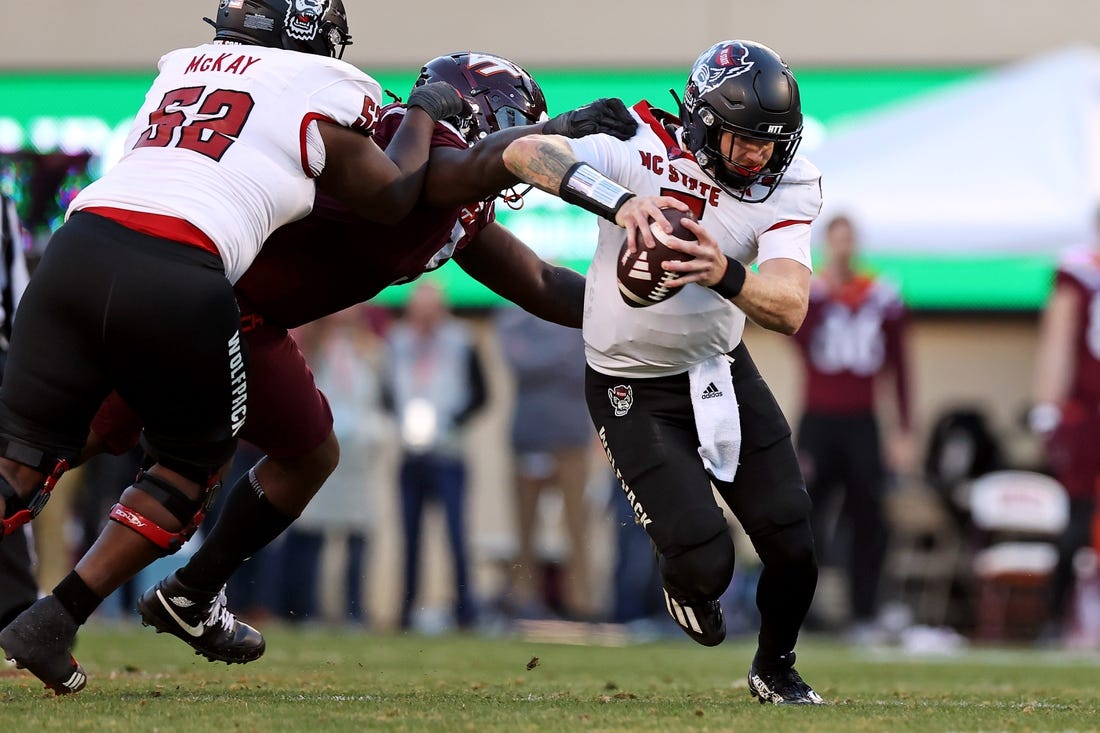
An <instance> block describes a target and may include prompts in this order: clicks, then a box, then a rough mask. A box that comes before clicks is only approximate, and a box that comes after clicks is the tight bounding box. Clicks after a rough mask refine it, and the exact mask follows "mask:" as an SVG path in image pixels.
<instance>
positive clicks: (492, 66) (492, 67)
mask: <svg viewBox="0 0 1100 733" xmlns="http://www.w3.org/2000/svg"><path fill="white" fill-rule="evenodd" d="M466 65H467V66H468V67H470V71H476V72H477V73H478V74H480V75H482V76H492V75H493V74H511V75H512V76H514V77H515V78H517V79H520V78H522V74H523V72H521V71H520V70H519V68H518V67H517V66H516V65H515V64H513V63H512V62H511V61H509V60H508V59H503V58H501V57H500V56H489V55H487V54H483V53H471V54H470V60H469V62H468V63H467V64H466Z"/></svg>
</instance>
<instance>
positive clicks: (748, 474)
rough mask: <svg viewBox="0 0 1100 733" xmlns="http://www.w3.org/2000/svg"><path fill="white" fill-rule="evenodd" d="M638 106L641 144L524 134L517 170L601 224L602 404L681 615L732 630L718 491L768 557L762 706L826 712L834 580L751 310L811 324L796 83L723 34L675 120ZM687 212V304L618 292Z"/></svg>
mask: <svg viewBox="0 0 1100 733" xmlns="http://www.w3.org/2000/svg"><path fill="white" fill-rule="evenodd" d="M633 109H634V113H635V115H636V116H637V118H638V121H639V123H640V124H639V129H638V133H637V134H636V135H635V136H634V137H633V138H632V139H630V140H628V141H626V142H622V141H619V140H615V139H612V138H610V137H608V136H605V135H595V136H592V137H588V138H584V139H579V140H566V139H565V138H560V137H554V136H538V135H536V136H531V137H525V138H521V139H519V140H516V141H515V142H513V143H512V144H511V145H509V147H508V148H507V149H506V151H505V154H504V161H505V165H507V166H508V168H509V169H510V170H511V171H512V172H513V173H515V174H516V175H517V176H518V177H519V178H521V179H523V180H526V181H527V182H528V183H531V184H533V185H535V186H538V187H539V188H541V189H543V190H545V191H548V192H550V193H555V194H558V195H560V196H561V197H562V198H563V199H564V200H566V201H569V202H571V203H575V204H577V205H579V206H582V207H584V208H586V209H588V210H589V211H592V212H594V213H597V214H600V215H602V216H603V217H604V220H601V221H600V233H599V242H598V245H597V248H596V253H595V256H594V259H593V262H592V265H591V267H590V269H589V271H588V275H587V285H586V292H585V313H584V338H585V345H586V356H587V361H588V368H587V399H588V405H589V410H590V412H591V415H592V419H593V422H594V423H595V426H596V429H597V431H598V433H599V435H600V438H601V440H602V441H603V443H604V448H605V449H606V452H607V456H608V458H609V459H610V461H611V463H612V466H613V468H614V469H615V472H616V475H617V477H618V478H619V479H620V480H621V482H622V488H623V490H624V491H625V492H626V494H627V497H628V498H629V499H630V502H631V504H632V506H633V507H634V513H635V517H636V519H637V521H638V523H639V524H641V525H642V526H643V527H644V528H645V529H646V531H647V532H648V533H649V536H650V538H651V539H652V541H653V544H654V547H655V548H656V550H657V554H658V562H659V565H660V571H661V576H662V579H663V583H664V592H665V598H666V601H667V606H668V611H669V613H670V614H671V615H672V617H673V618H674V619H675V620H676V622H677V623H678V624H679V625H680V627H681V628H682V629H683V630H684V631H685V632H687V634H688V635H689V636H691V637H692V638H693V639H695V640H696V641H697V642H699V643H701V644H704V645H707V646H713V645H716V644H718V643H720V642H721V641H722V640H723V639H724V638H725V622H724V620H723V618H722V609H721V606H720V605H719V603H718V599H719V597H720V596H721V595H722V593H723V592H724V591H725V589H726V587H727V586H728V584H729V582H730V580H731V578H732V575H733V569H734V547H733V542H732V540H731V538H730V533H729V528H728V527H727V525H726V522H725V520H724V518H723V514H722V511H721V510H720V508H719V507H718V505H717V504H716V502H715V501H714V498H713V494H712V492H711V483H712V482H713V484H714V486H715V487H716V488H717V489H718V492H719V493H720V494H721V496H722V498H723V500H724V501H725V502H726V504H727V505H728V506H729V507H730V509H731V510H732V511H733V513H734V514H735V516H736V517H737V519H738V521H740V522H741V524H742V526H743V527H744V528H745V531H746V532H747V533H748V535H749V537H750V538H751V539H752V542H753V545H754V546H755V548H756V550H757V552H758V553H759V555H760V558H761V560H762V562H763V573H762V575H761V577H760V583H759V586H758V590H757V605H758V606H759V608H760V613H761V627H760V634H759V644H758V648H757V652H756V655H755V657H754V659H753V661H752V664H751V666H750V669H749V689H750V691H751V693H752V694H753V696H755V697H758V698H759V699H760V701H761V702H772V703H778V704H816V703H821V702H822V698H821V697H820V696H819V695H818V694H817V693H816V692H814V690H813V689H812V688H811V687H810V686H809V685H807V684H806V683H805V682H804V681H803V680H802V678H801V677H800V676H799V674H798V672H797V671H795V669H794V666H793V665H794V657H795V655H794V651H793V650H794V646H795V642H796V640H797V637H798V631H799V628H800V627H801V624H802V621H803V619H804V617H805V614H806V612H807V610H808V609H809V606H810V602H811V600H812V598H813V594H814V589H815V587H816V583H817V561H816V559H815V554H814V543H813V535H812V532H811V530H810V524H809V521H808V515H809V509H810V501H809V497H808V495H807V493H806V488H805V484H804V482H803V479H802V475H801V472H800V471H799V466H798V461H797V458H796V455H795V451H794V447H793V445H792V443H791V431H790V427H789V426H788V424H787V421H786V419H785V418H784V416H783V414H782V413H781V412H780V410H779V407H778V405H777V404H776V402H775V399H774V397H773V396H772V394H771V392H770V391H769V389H768V387H767V385H766V384H765V383H764V380H763V379H762V378H761V376H760V373H759V372H758V371H757V369H756V367H755V365H754V364H753V362H752V359H751V357H750V356H749V353H748V351H747V349H746V348H745V345H744V344H743V343H742V342H741V335H742V331H743V329H744V325H745V318H746V316H748V317H749V318H752V319H753V320H754V321H755V322H756V323H758V324H759V325H761V326H763V327H765V328H768V329H771V330H774V331H778V332H781V333H787V334H790V333H793V332H795V331H796V330H797V329H798V327H799V325H800V324H801V323H802V319H803V318H804V317H805V314H806V308H807V302H808V295H809V284H810V273H811V269H810V224H811V222H812V221H813V220H814V218H815V217H816V216H817V214H818V212H819V210H820V207H821V187H820V174H819V173H818V171H817V169H816V168H815V167H814V166H813V165H812V164H811V163H810V162H809V161H807V160H805V159H804V158H802V157H797V156H796V155H795V152H796V149H797V147H798V144H799V141H800V139H801V134H802V111H801V103H800V100H799V95H798V84H797V82H796V81H795V78H794V76H793V75H792V74H791V71H790V69H789V68H788V67H787V65H786V64H785V63H784V62H783V61H782V59H780V57H779V56H778V55H777V54H776V53H775V52H774V51H772V50H771V49H769V48H767V47H765V46H762V45H760V44H757V43H753V42H751V41H724V42H722V43H718V44H715V45H714V46H712V47H711V48H709V49H707V50H706V51H704V52H703V54H702V55H701V56H699V58H698V60H697V61H696V62H695V65H694V66H693V68H692V70H691V75H690V77H689V79H688V82H687V86H686V89H685V91H684V99H683V102H682V103H680V114H679V115H678V116H674V115H671V114H669V113H667V112H663V111H661V110H658V109H655V108H653V107H651V106H650V105H649V104H648V103H646V102H640V103H638V104H637V105H635V107H634V108H633ZM670 207H671V208H678V209H681V210H690V212H691V213H692V214H694V216H695V218H696V219H697V220H698V221H690V220H685V222H686V223H685V226H686V227H687V228H688V229H689V230H690V231H691V232H692V233H694V234H695V235H696V236H697V237H698V241H697V242H687V241H683V240H678V239H675V238H668V246H669V247H670V248H672V249H676V250H680V251H681V252H684V253H687V254H689V255H692V256H693V258H692V259H689V260H687V261H684V262H675V261H668V262H667V263H666V265H665V268H666V269H667V270H669V271H670V272H672V273H674V274H675V275H676V277H675V278H673V279H672V280H671V281H669V282H668V283H667V287H669V288H670V289H673V290H674V291H675V294H674V295H673V296H670V297H668V298H666V299H665V300H662V301H660V302H658V303H657V304H655V305H651V306H648V307H633V306H632V305H631V304H628V302H627V299H626V298H625V297H620V292H619V286H618V282H617V270H616V265H617V261H618V259H619V256H620V249H621V247H622V246H623V245H624V242H625V243H626V244H627V246H628V247H629V248H630V249H631V250H632V251H633V250H634V249H635V248H637V247H643V246H644V247H652V246H653V238H654V233H653V232H652V231H651V230H650V220H653V221H654V222H659V223H654V225H653V226H655V227H659V228H660V229H662V230H664V232H666V233H667V232H669V231H670V228H669V225H668V224H667V222H665V220H664V218H663V216H661V214H660V213H659V212H658V209H659V208H670ZM660 238H661V239H664V238H665V237H660ZM754 262H755V263H756V265H757V269H756V271H755V272H754V271H751V270H749V269H748V266H749V265H751V264H753V263H754ZM679 286H682V287H679Z"/></svg>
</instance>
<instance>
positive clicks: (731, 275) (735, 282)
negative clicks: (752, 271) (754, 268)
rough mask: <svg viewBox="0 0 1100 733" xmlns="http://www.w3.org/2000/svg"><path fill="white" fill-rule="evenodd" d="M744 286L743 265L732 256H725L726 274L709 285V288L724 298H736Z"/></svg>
mask: <svg viewBox="0 0 1100 733" xmlns="http://www.w3.org/2000/svg"><path fill="white" fill-rule="evenodd" d="M743 287H745V266H744V265H742V264H741V263H740V262H738V261H737V260H735V259H733V258H732V257H729V256H727V257H726V274H725V275H723V276H722V279H721V280H719V281H718V282H716V283H714V284H713V285H711V286H710V289H711V290H713V291H714V292H716V293H718V294H719V295H721V296H722V297H723V298H725V299H726V300H729V299H730V298H736V297H737V296H738V295H740V294H741V288H743Z"/></svg>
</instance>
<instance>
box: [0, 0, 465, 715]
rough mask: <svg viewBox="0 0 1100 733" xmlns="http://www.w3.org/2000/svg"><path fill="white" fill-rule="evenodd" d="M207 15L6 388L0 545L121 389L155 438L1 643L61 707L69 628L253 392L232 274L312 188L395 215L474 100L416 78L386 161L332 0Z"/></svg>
mask: <svg viewBox="0 0 1100 733" xmlns="http://www.w3.org/2000/svg"><path fill="white" fill-rule="evenodd" d="M209 22H210V23H211V24H212V25H214V27H215V29H216V33H215V36H214V42H213V43H209V44H205V45H201V46H198V47H196V48H190V49H181V50H178V51H173V52H170V53H168V54H166V55H165V56H163V57H162V58H161V60H160V63H159V74H158V76H157V78H156V79H155V80H154V81H153V84H152V86H151V88H150V90H149V92H148V93H147V95H146V98H145V103H144V105H143V106H142V108H141V110H140V111H139V112H138V115H137V118H136V121H135V124H134V127H133V128H132V129H131V132H130V135H129V137H128V139H127V152H126V153H125V154H124V155H123V157H122V159H121V160H120V161H119V163H118V164H117V165H116V166H115V167H114V168H112V169H111V170H110V171H109V172H108V173H107V174H106V175H105V176H104V177H103V178H101V179H100V180H98V181H96V182H95V183H93V184H92V185H90V186H88V187H87V188H86V189H84V191H82V192H81V193H80V194H79V195H78V196H77V197H76V199H75V200H74V201H73V203H72V205H71V206H70V208H69V211H68V219H67V221H66V223H65V224H64V225H63V226H62V227H61V228H60V229H59V230H58V231H57V232H56V233H55V234H54V236H53V237H52V239H51V240H50V244H49V246H48V247H47V249H46V253H45V255H44V257H43V259H42V262H41V264H40V265H39V267H38V269H37V270H36V273H35V276H34V278H32V280H31V283H30V285H29V287H28V288H27V291H26V293H25V295H24V298H23V300H22V302H21V304H20V310H19V319H18V320H17V322H16V324H15V329H14V332H13V335H12V342H11V350H10V355H9V360H8V363H7V373H6V374H5V378H4V382H3V387H2V388H0V519H2V521H3V523H2V525H0V526H2V531H0V536H3V535H6V534H10V533H11V532H14V531H17V530H18V528H19V527H20V526H21V525H23V524H25V523H26V522H27V521H29V520H30V519H31V518H32V517H33V516H34V515H35V514H37V513H38V511H39V510H40V509H41V508H42V505H43V504H44V503H45V501H46V499H47V498H48V496H49V492H50V490H51V489H52V488H53V486H54V485H55V484H56V482H57V479H58V477H59V476H60V475H61V474H62V473H63V472H64V471H65V470H66V469H67V468H68V467H69V466H70V465H72V464H74V463H75V462H76V461H77V460H78V458H79V454H80V449H81V447H82V446H83V445H84V442H85V439H86V438H87V435H88V428H89V423H90V422H91V419H92V417H93V415H94V414H95V413H96V410H97V409H98V407H99V405H100V403H102V401H103V399H104V398H105V397H106V396H107V394H108V393H109V392H110V391H111V390H112V389H113V390H116V391H117V392H118V393H119V394H120V395H121V396H122V397H123V398H124V399H125V400H126V401H127V403H129V405H130V406H131V407H133V408H134V410H135V411H136V412H137V413H138V414H140V415H141V417H142V420H143V422H144V425H145V432H144V435H143V444H144V447H145V449H146V452H147V453H148V456H149V461H148V462H149V464H150V467H149V468H148V469H147V470H145V471H143V472H142V473H140V474H139V475H138V477H137V478H136V480H135V481H134V484H133V485H132V486H130V487H129V488H127V489H126V490H125V491H124V492H123V494H122V497H121V498H120V500H119V503H118V504H116V505H115V507H114V508H113V509H112V511H111V514H110V518H111V519H112V520H114V521H113V522H111V523H109V524H108V527H107V528H106V530H105V531H104V533H103V534H102V535H101V536H100V538H99V540H98V541H97V543H96V545H95V547H94V548H93V551H92V552H90V553H89V554H88V555H87V556H85V558H83V559H82V560H81V561H80V562H79V563H78V564H77V566H76V568H75V570H74V571H73V572H72V573H70V574H69V575H68V576H67V577H66V578H64V579H63V580H62V581H61V583H59V584H58V586H57V587H56V588H54V590H53V593H52V594H50V595H48V596H46V597H45V598H43V599H41V600H39V601H38V602H36V603H35V604H34V605H33V606H31V607H30V608H29V609H27V610H26V611H25V612H24V613H22V614H20V616H18V617H17V618H16V619H15V620H14V621H13V622H12V623H11V624H10V625H8V626H7V627H6V628H5V629H4V630H3V631H2V632H0V646H2V647H3V650H4V654H5V656H6V657H7V658H9V659H13V660H14V661H15V663H16V664H17V665H18V666H20V667H24V668H26V669H28V670H29V671H30V672H32V673H33V674H34V675H35V676H36V677H38V678H39V679H40V680H42V682H44V683H45V684H46V686H47V687H49V688H51V689H53V690H54V691H55V692H56V693H57V694H65V693H71V692H77V691H79V690H80V689H82V688H83V687H84V684H85V682H86V676H85V674H84V671H83V668H81V666H80V665H79V664H78V663H77V662H76V660H75V659H74V658H73V657H72V654H71V649H72V645H73V641H74V639H75V635H76V630H77V628H78V627H79V626H80V625H81V624H83V623H84V622H85V621H86V620H87V618H88V616H89V615H90V614H91V613H92V611H93V610H94V609H95V608H96V607H97V606H98V605H99V603H100V602H101V600H102V599H103V598H105V597H106V596H107V595H108V594H109V593H110V592H112V591H113V590H114V589H115V588H117V587H118V586H119V585H121V584H122V583H123V582H124V581H126V580H127V579H129V578H130V577H132V576H133V575H134V574H135V573H137V572H138V571H139V570H140V569H141V568H143V567H144V566H145V565H147V564H148V563H149V562H151V561H152V560H154V559H155V558H156V557H158V556H160V555H163V554H167V553H171V552H174V551H175V550H176V549H178V548H179V547H180V545H181V544H182V543H183V542H184V541H185V540H186V539H187V538H188V537H189V536H190V535H191V534H192V533H193V532H194V530H195V528H196V527H197V525H198V523H199V522H200V521H201V520H202V518H203V516H204V514H205V511H206V508H207V507H208V505H209V503H210V500H211V499H212V497H213V494H214V492H215V490H216V488H217V486H218V484H219V482H220V476H221V474H222V471H223V469H224V465H225V464H226V462H227V461H228V460H229V459H230V457H231V456H232V455H233V452H234V449H235V443H236V436H237V432H238V431H239V430H240V429H241V427H242V425H243V424H244V420H245V415H246V411H247V405H248V399H247V398H248V386H249V385H248V379H247V361H246V360H247V349H246V348H242V345H241V337H240V313H239V311H238V308H237V303H236V300H235V299H234V293H233V287H232V282H234V281H235V280H236V279H237V278H238V277H239V276H240V275H241V274H242V273H243V272H244V271H245V270H246V269H247V268H248V265H249V264H250V262H251V261H252V259H253V258H254V257H255V256H256V254H257V252H258V251H259V249H260V247H261V245H262V243H263V242H264V241H265V240H266V239H267V237H268V235H269V234H271V232H272V231H273V230H275V229H276V228H277V227H279V226H281V225H282V224H285V223H287V222H289V221H293V220H295V219H298V218H301V217H303V216H305V215H306V214H308V213H309V211H310V208H311V207H312V206H313V200H314V193H315V188H320V189H321V190H323V191H325V192H327V193H329V194H331V195H333V196H335V197H336V198H338V199H339V200H341V201H342V202H343V203H344V204H345V205H347V206H348V207H349V208H350V209H351V210H352V211H354V212H355V213H357V214H359V215H361V216H364V217H366V218H374V219H380V220H383V221H397V220H399V219H400V218H401V217H403V216H405V214H407V213H408V212H409V211H410V210H411V209H412V207H413V205H414V204H415V203H416V201H417V199H418V197H419V195H420V189H421V186H422V183H423V178H424V173H425V169H426V166H427V161H428V151H429V146H430V143H431V138H432V135H433V132H434V130H435V122H436V120H439V119H443V118H446V117H450V116H453V115H457V114H460V113H462V112H463V111H464V110H465V109H466V103H465V102H464V101H463V100H462V98H461V97H460V96H459V94H458V93H457V92H456V91H455V89H454V88H453V87H451V86H450V85H449V84H445V83H436V84H425V85H423V86H421V87H418V88H417V89H416V90H414V91H413V93H412V94H411V95H410V97H409V100H408V107H409V112H408V114H406V116H405V117H404V119H403V121H402V124H401V129H400V130H399V131H398V132H397V133H396V134H395V136H394V139H393V140H392V142H391V143H390V145H389V147H388V148H387V151H386V152H383V151H382V150H381V149H380V148H379V147H378V146H377V145H376V144H375V143H374V142H373V141H372V140H371V139H370V133H371V130H372V128H373V125H374V122H375V117H376V113H377V110H378V109H379V104H380V94H381V89H380V88H379V86H378V84H377V83H376V82H375V81H374V80H373V79H371V78H370V77H369V76H367V75H366V74H364V73H362V72H361V71H359V70H358V69H356V68H355V67H353V66H351V65H350V64H346V63H344V62H343V61H340V60H339V56H340V55H341V54H342V52H343V48H344V46H345V45H346V44H347V43H348V42H349V40H350V36H349V35H348V26H347V18H346V15H345V13H344V8H343V4H342V2H341V0H311V1H310V2H303V0H221V2H220V3H219V6H218V12H217V20H216V21H209ZM318 256H323V255H322V254H318Z"/></svg>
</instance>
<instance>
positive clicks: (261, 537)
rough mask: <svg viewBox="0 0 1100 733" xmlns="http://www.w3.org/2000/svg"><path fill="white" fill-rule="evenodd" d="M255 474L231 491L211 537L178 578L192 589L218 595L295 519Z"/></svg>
mask: <svg viewBox="0 0 1100 733" xmlns="http://www.w3.org/2000/svg"><path fill="white" fill-rule="evenodd" d="M251 475H252V471H249V472H248V473H246V474H245V475H244V476H241V478H240V479H238V481H237V483H235V484H233V488H231V489H230V490H229V496H227V497H226V500H225V506H224V507H222V513H221V515H220V516H219V517H218V521H217V522H215V523H214V528H213V529H212V530H211V531H210V536H209V537H207V538H206V539H205V540H203V543H202V546H201V547H199V549H198V551H197V552H196V553H195V554H194V555H193V556H192V557H191V559H190V560H189V561H188V562H187V565H185V566H184V567H182V568H180V569H179V571H178V572H177V573H176V577H177V578H178V579H179V581H180V582H181V583H183V584H184V585H186V586H187V587H189V588H194V589H195V590H199V591H206V592H208V593H217V592H218V590H219V589H220V588H221V587H222V586H223V585H225V584H226V582H227V581H228V580H229V576H231V575H233V573H234V572H236V570H237V568H239V567H240V566H241V565H243V564H244V561H245V560H247V559H248V558H250V557H252V555H254V554H255V553H256V552H258V551H259V550H260V549H261V548H263V547H264V546H266V545H267V544H268V543H269V542H271V541H272V540H274V539H275V538H276V537H278V536H279V535H280V534H282V533H283V530H285V529H286V528H287V527H289V526H290V524H291V522H293V521H294V519H295V517H288V516H287V515H285V514H283V513H282V512H280V511H279V510H278V509H276V508H275V507H274V506H272V504H271V502H269V501H268V500H267V497H266V496H264V492H263V489H262V488H260V485H259V484H258V483H256V484H253V483H252V481H251V479H250V477H251Z"/></svg>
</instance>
